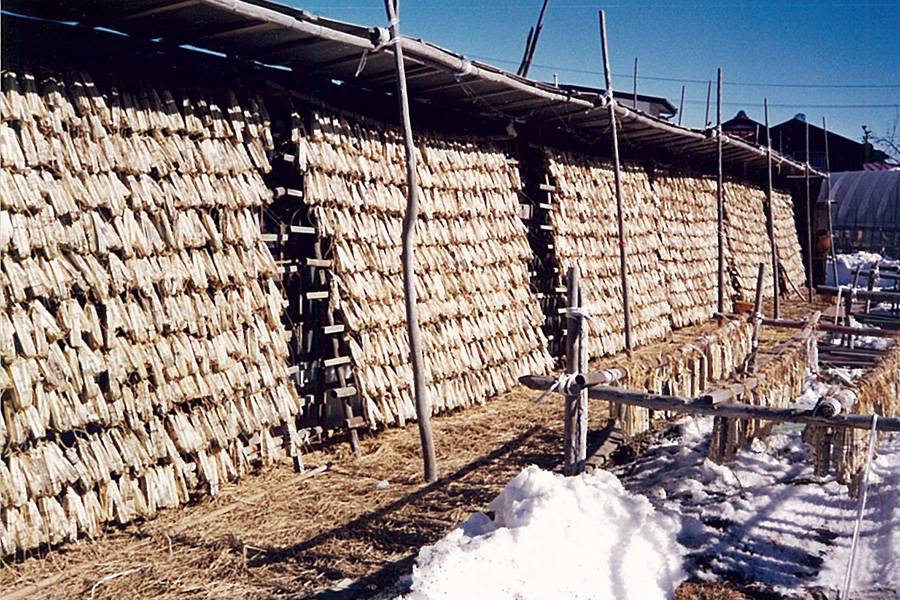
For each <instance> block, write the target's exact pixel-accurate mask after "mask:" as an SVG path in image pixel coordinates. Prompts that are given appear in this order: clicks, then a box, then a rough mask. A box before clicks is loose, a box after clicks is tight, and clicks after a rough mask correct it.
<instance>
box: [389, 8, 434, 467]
mask: <svg viewBox="0 0 900 600" xmlns="http://www.w3.org/2000/svg"><path fill="white" fill-rule="evenodd" d="M384 6H385V9H386V10H387V15H388V19H389V21H390V23H389V31H390V34H391V43H392V44H393V45H394V60H395V63H396V66H397V96H398V99H399V100H400V122H401V125H402V126H403V141H404V143H405V144H406V187H407V198H406V215H405V216H404V217H403V234H402V243H403V246H402V251H401V255H400V260H401V262H402V263H403V294H404V297H405V299H406V327H407V333H408V335H409V355H410V362H411V363H412V370H413V392H414V394H415V396H416V419H417V421H418V423H419V437H420V438H421V440H422V459H423V462H424V464H425V480H426V481H429V482H433V481H437V459H436V458H435V453H434V438H433V436H432V433H431V399H430V398H429V397H428V387H427V386H426V385H425V371H424V363H425V360H424V358H423V356H422V340H421V337H420V334H419V309H418V306H417V299H416V256H415V248H416V220H417V219H418V216H419V181H418V177H417V175H416V153H415V143H414V141H413V135H412V123H411V122H410V118H409V98H408V97H407V93H406V69H405V68H404V65H403V43H402V38H401V37H400V19H399V17H398V13H399V12H400V0H384Z"/></svg>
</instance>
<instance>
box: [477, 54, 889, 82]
mask: <svg viewBox="0 0 900 600" xmlns="http://www.w3.org/2000/svg"><path fill="white" fill-rule="evenodd" d="M471 56H472V58H477V59H479V60H489V61H492V62H498V63H506V64H518V63H516V62H515V61H512V60H504V59H501V58H496V57H492V56H478V55H475V54H473V55H471ZM531 66H532V67H535V68H540V69H552V70H554V71H562V72H564V73H583V74H586V75H602V74H603V73H601V72H600V71H598V70H594V69H572V68H566V67H558V66H553V65H539V64H532V65H531ZM612 76H613V77H620V78H622V79H625V78H627V79H629V80H631V79H633V77H634V75H633V74H629V75H626V74H623V73H613V74H612ZM641 79H645V80H647V81H670V82H674V83H709V82H710V81H711V80H709V79H680V78H678V77H653V76H650V75H639V76H638V80H641ZM722 85H730V86H742V87H764V88H802V89H806V88H821V89H900V83H897V84H893V83H887V84H862V83H860V84H852V83H847V84H825V83H762V82H758V81H756V82H748V81H723V82H722Z"/></svg>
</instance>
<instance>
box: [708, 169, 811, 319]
mask: <svg viewBox="0 0 900 600" xmlns="http://www.w3.org/2000/svg"><path fill="white" fill-rule="evenodd" d="M724 202H725V237H726V240H727V245H726V252H725V257H726V258H725V260H726V264H727V265H728V271H729V273H730V275H731V281H732V284H733V287H734V289H733V299H734V300H743V301H745V302H753V299H754V297H755V296H756V280H757V275H758V269H759V263H763V264H765V265H766V266H767V269H766V272H765V275H764V278H763V297H764V298H771V297H772V296H773V294H774V288H773V285H772V281H773V280H772V269H771V266H770V265H771V264H772V250H771V246H770V244H769V236H768V235H767V233H766V209H765V206H766V195H765V192H763V191H762V190H760V189H758V188H753V187H750V186H747V185H745V184H742V183H739V182H737V181H729V182H727V183H726V184H725V194H724ZM795 235H796V234H795Z"/></svg>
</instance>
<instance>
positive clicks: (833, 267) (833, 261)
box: [822, 117, 839, 285]
mask: <svg viewBox="0 0 900 600" xmlns="http://www.w3.org/2000/svg"><path fill="white" fill-rule="evenodd" d="M822 130H823V132H824V135H825V186H826V187H825V208H826V209H828V241H829V247H830V249H831V272H832V274H833V275H834V285H839V282H838V272H837V251H836V250H835V249H834V224H833V222H832V219H831V157H830V156H829V155H828V125H827V124H826V123H825V117H822ZM826 260H827V259H826Z"/></svg>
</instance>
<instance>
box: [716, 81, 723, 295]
mask: <svg viewBox="0 0 900 600" xmlns="http://www.w3.org/2000/svg"><path fill="white" fill-rule="evenodd" d="M716 89H717V92H716V95H717V100H716V113H717V114H718V117H717V123H718V124H717V125H716V156H717V158H718V172H717V176H716V223H717V228H718V229H717V236H716V237H717V240H718V242H717V245H718V253H717V260H718V290H719V295H718V303H717V306H718V307H719V308H718V311H719V312H724V311H725V183H724V175H723V173H722V144H723V142H724V140H723V139H722V69H719V75H718V85H717V88H716Z"/></svg>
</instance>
